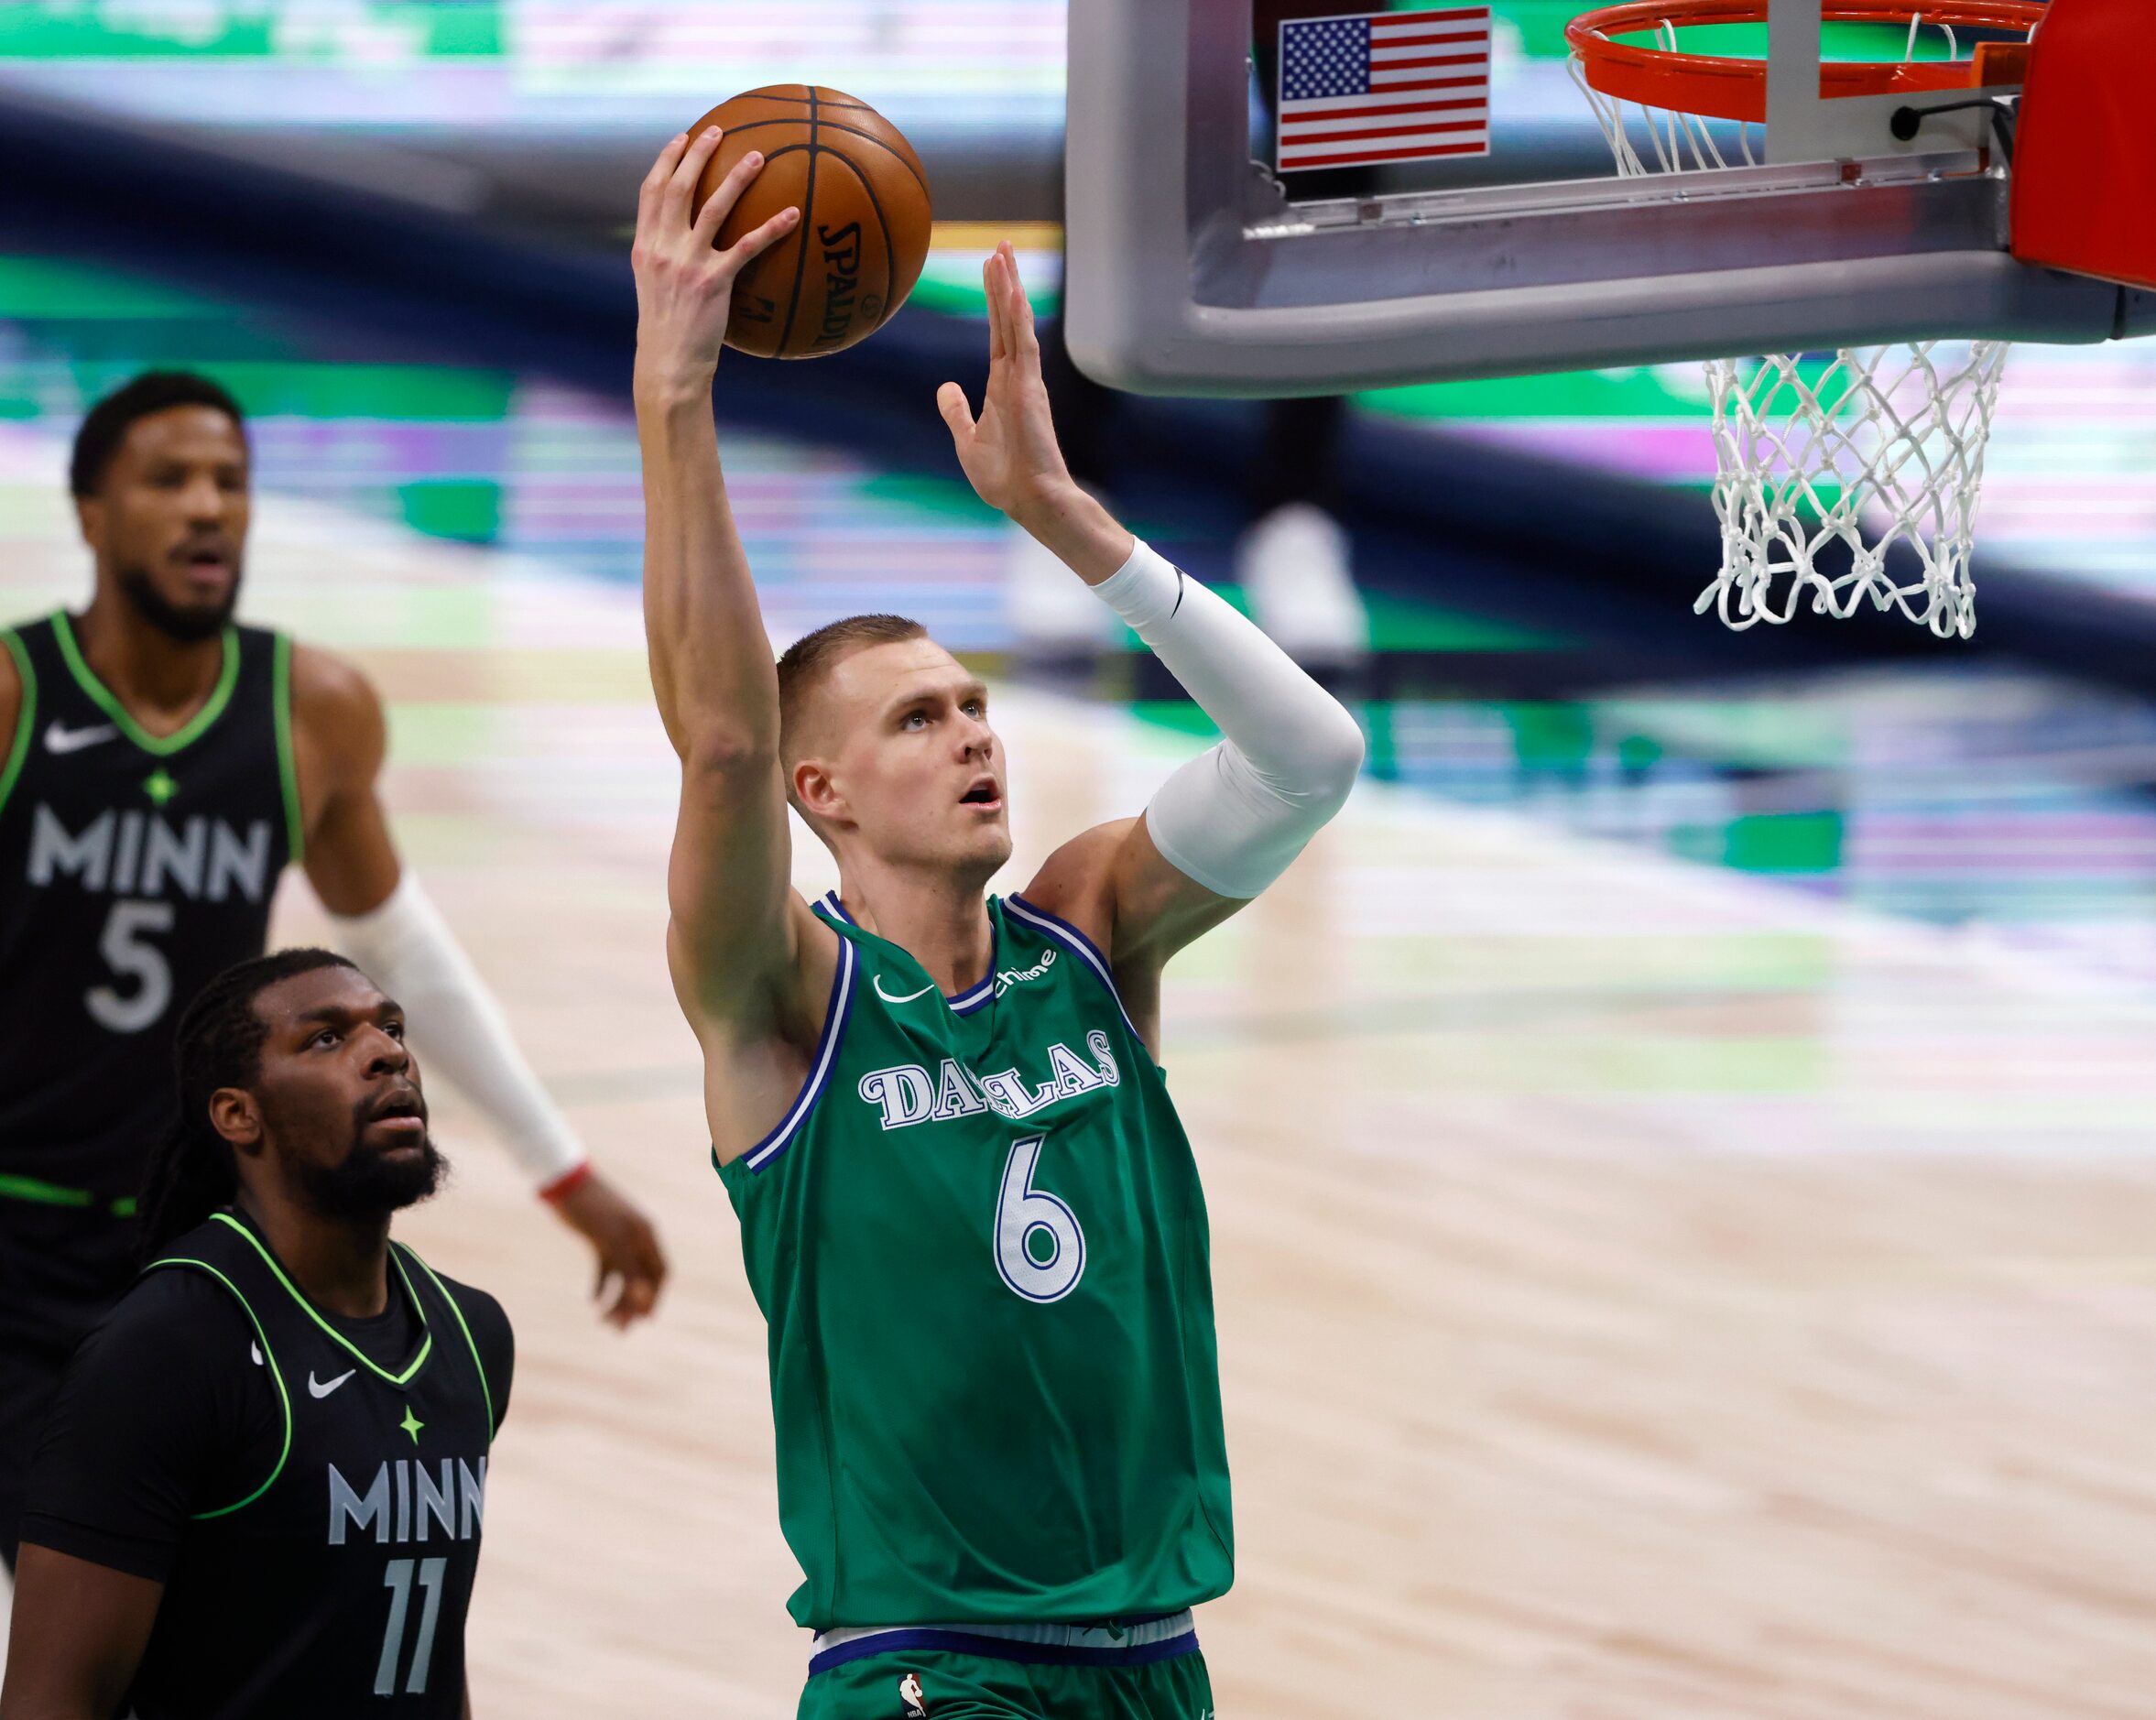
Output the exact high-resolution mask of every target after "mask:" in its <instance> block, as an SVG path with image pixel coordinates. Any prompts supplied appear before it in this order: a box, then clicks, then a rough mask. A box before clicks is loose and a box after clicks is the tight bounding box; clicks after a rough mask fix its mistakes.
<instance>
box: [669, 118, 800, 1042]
mask: <svg viewBox="0 0 2156 1720" xmlns="http://www.w3.org/2000/svg"><path fill="white" fill-rule="evenodd" d="M718 141H719V134H718V132H717V130H716V129H715V128H713V129H708V130H706V131H705V132H704V133H703V134H702V136H697V137H695V138H690V137H689V136H686V135H683V136H678V137H676V138H675V139H674V140H673V141H672V142H671V143H670V144H668V145H667V147H665V148H664V149H663V150H661V151H660V152H659V159H658V161H657V162H656V163H654V164H653V166H652V169H651V171H650V172H649V173H648V175H646V177H645V180H644V186H643V190H642V191H641V193H640V194H639V196H638V198H637V240H636V246H635V249H634V250H633V251H632V253H631V262H632V264H633V267H634V268H635V272H636V278H637V365H636V402H637V440H638V442H639V445H640V448H641V451H642V454H643V463H644V510H645V521H644V629H645V636H646V641H647V644H648V648H649V650H650V654H651V683H652V687H653V690H654V691H656V693H657V694H658V698H659V717H660V719H661V721H663V722H664V723H665V724H666V731H667V736H668V738H669V739H670V740H671V741H672V742H673V746H674V750H675V751H676V752H677V753H679V754H680V755H681V811H680V815H679V818H678V821H677V822H676V826H675V832H674V852H673V859H672V863H671V865H670V870H669V875H668V898H669V902H670V907H671V909H672V910H673V925H672V929H671V931H670V933H669V939H668V943H669V955H670V961H671V963H672V966H673V970H674V980H675V985H676V988H677V989H678V990H679V991H680V993H681V1000H682V1003H683V1005H684V1007H687V1008H688V1009H689V1011H690V1014H691V1019H692V1020H695V1021H699V1022H708V1021H710V1020H712V1019H713V1018H733V1017H736V1016H738V1015H739V1014H740V1013H742V1012H743V1011H745V1010H746V1011H753V1010H755V1009H756V1008H757V1005H758V1000H759V999H760V997H761V996H763V995H764V994H765V993H767V992H768V986H769V985H770V983H771V981H772V979H773V977H774V976H775V974H777V972H778V970H779V966H780V965H781V964H782V963H784V962H785V961H786V959H787V957H788V955H789V953H790V951H791V941H792V935H793V934H792V927H791V921H790V918H789V912H788V906H787V905H788V900H789V896H790V893H791V891H790V878H791V856H790V845H791V844H790V838H789V833H788V830H787V823H786V817H787V814H786V786H785V778H784V773H783V770H782V769H781V767H780V764H779V677H778V671H777V669H776V668H775V666H774V664H773V660H772V654H771V644H770V640H769V638H768V637H767V636H766V634H765V632H764V621H763V615H762V613H761V611H760V610H759V609H758V607H757V594H756V587H755V586H754V584H753V583H752V582H751V581H750V578H749V571H748V558H747V556H746V554H744V552H743V550H742V548H741V539H740V536H739V534H738V533H737V532H736V531H735V527H734V516H733V512H732V509H731V508H730V507H729V506H727V500H726V488H725V484H724V479H723V477H722V476H721V474H720V471H719V446H718V436H717V432H716V430H714V428H713V423H712V400H711V390H712V378H713V373H714V371H715V369H716V367H717V365H718V359H719V349H720V347H721V345H722V344H723V343H724V339H725V333H726V316H727V311H728V310H729V308H730V307H731V304H732V301H733V291H734V281H735V277H736V276H738V275H739V273H740V272H741V269H742V268H743V267H744V266H745V265H746V264H747V263H748V262H749V261H750V260H751V259H752V258H753V257H755V256H757V253H759V252H760V251H762V250H763V249H764V248H765V247H766V246H767V245H770V244H772V243H773V242H774V241H776V240H777V239H779V237H780V236H781V235H782V234H786V233H787V232H789V231H790V230H791V228H792V227H793V225H794V224H795V223H796V222H798V221H799V219H800V212H799V211H798V210H793V209H787V210H783V211H781V212H779V214H777V215H774V216H773V217H772V218H771V219H770V220H769V221H767V222H766V223H764V224H763V225H762V226H760V227H758V228H757V230H756V231H755V232H753V233H751V234H747V235H746V237H744V238H743V239H742V240H741V241H740V242H739V243H738V244H736V245H733V246H731V247H729V248H728V249H726V250H724V251H720V250H715V249H713V238H714V236H715V235H716V234H717V232H718V229H719V223H721V222H722V221H723V220H724V218H725V215H726V212H728V211H729V210H730V209H731V208H732V207H733V205H734V202H735V199H736V198H738V197H739V196H740V194H741V192H742V191H743V190H744V188H746V186H747V184H748V182H749V181H750V180H752V179H754V178H755V177H756V174H757V170H758V169H760V168H761V166H762V157H761V156H760V155H757V154H756V153H754V152H752V153H750V154H748V155H746V156H744V157H743V158H741V160H740V161H738V162H737V163H735V167H734V169H733V171H732V172H731V173H729V174H728V175H727V177H726V178H725V180H724V181H722V182H721V184H720V185H719V187H718V188H717V190H716V191H713V194H712V196H711V198H710V199H709V201H706V202H705V204H704V205H703V207H702V210H701V211H698V212H695V213H694V214H693V215H692V214H691V204H692V201H693V197H694V191H695V187H696V182H697V179H698V176H699V175H700V174H701V173H702V170H703V167H704V164H705V162H706V161H708V160H709V159H710V158H711V155H712V152H713V150H714V149H716V148H717V147H718Z"/></svg>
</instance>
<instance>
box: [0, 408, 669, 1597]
mask: <svg viewBox="0 0 2156 1720" xmlns="http://www.w3.org/2000/svg"><path fill="white" fill-rule="evenodd" d="M71 483H72V485H73V489H74V494H75V498H76V506H77V510H78V513H79V515H80V517H81V522H82V535H83V538H84V539H85V541H86V542H87V543H88V544H89V546H90V548H91V550H92V551H93V554H94V556H95V560H96V586H95V591H94V594H93V598H92V601H91V604H90V606H89V608H88V610H87V611H85V612H84V613H82V614H81V615H67V614H65V613H60V614H56V615H49V616H47V617H45V618H43V619H42V620H39V621H37V622H34V623H31V624H28V625H26V626H21V627H18V628H16V630H14V631H13V632H7V631H0V1555H4V1556H5V1558H7V1559H8V1560H9V1561H10V1562H12V1560H13V1557H14V1550H15V1521H16V1515H17V1512H18V1510H19V1508H20V1487H21V1481H22V1471H23V1465H24V1464H25V1462H26V1461H27V1456H28V1453H29V1450H30V1447H31V1444H32V1442H34V1441H35V1439H36V1437H37V1432H38V1423H39V1421H40V1420H41V1418H42V1416H43V1415H44V1412H45V1410H46V1407H47V1405H48V1404H49V1402H50V1399H51V1393H52V1390H53V1387H54V1385H55V1383H56V1382H57V1380H58V1378H59V1375H60V1368H61V1366H63V1365H64V1364H65V1362H66V1360H67V1357H68V1355H69V1354H70V1353H71V1351H72V1349H73V1347H74V1345H75V1344H76V1343H77V1342H79V1341H80V1339H81V1337H82V1334H83V1332H84V1331H85V1330H87V1329H88V1327H89V1325H90V1323H91V1322H92V1321H93V1320H94V1319H95V1318H96V1317H97V1316H98V1315H99V1314H100V1313H101V1312H103V1310H104V1309H105V1308H106V1307H108V1306H109V1305H110V1304H111V1302H112V1301H113V1300H114V1298H115V1297H117V1296H118V1295H119V1293H120V1292H121V1290H123V1289H124V1288H125V1285H126V1283H127V1281H128V1278H129V1276H130V1274H131V1272H132V1270H133V1266H134V1240H135V1238H134V1232H133V1226H132V1224H131V1222H130V1220H129V1214H131V1212H132V1210H133V1204H134V1198H135V1194H136V1189H137V1188H138V1187H139V1185H140V1183H141V1181H142V1171H143V1158H144V1154H145V1153H146V1152H147V1149H148V1148H149V1146H150V1144H151V1143H153V1142H154V1141H155V1140H156V1139H157V1138H158V1136H159V1135H160V1134H161V1133H162V1132H163V1129H164V1127H165V1125H166V1123H167V1121H168V1119H169V1116H170V1110H171V1103H172V1101H171V1093H170V1086H169V1080H170V1058H171V1045H172V1024H173V1018H174V1015H175V1013H176V1010H177V1007H178V1006H179V1005H180V1004H181V1003H184V1002H185V1000H186V999H187V998H189V997H190V996H193V995H194V993H195V992H197V991H198V990H200V989H201V986H202V985H203V984H204V983H205V982H206V981H208V980H209V979H210V977H211V976H212V974H217V973H218V972H220V971H221V970H223V968H226V967H228V966H230V965H231V964H233V963H235V962H239V961H242V960H245V958H246V957H248V956H252V955H256V954H259V953H261V951H262V948H263V944H264V941H265V937H266V934H267V927H268V922H269V905H270V897H271V894H272V892H273V890H274V889H275V887H276V884H277V880H278V873H279V872H280V871H281V870H282V869H283V867H284V865H286V863H287V862H288V861H295V862H299V864H300V865H303V866H304V868H305V870H306V873H307V877H308V881H309V883H310V884H311V885H312V886H313V887H314V889H315V892H316V894H317V895H319V896H320V897H321V900H322V902H323V904H324V906H325V907H327V908H328V909H330V911H331V913H332V915H333V916H335V917H336V919H337V924H338V937H337V942H339V944H340V945H341V947H343V948H345V949H348V950H349V951H350V952H351V953H353V954H354V956H356V957H357V958H358V959H359V960H360V961H361V962H362V963H364V964H365V966H366V967H367V969H368V970H369V971H370V972H371V973H374V974H376V975H377V976H379V977H380V979H381V981H382V983H383V984H384V985H387V986H388V987H389V988H390V989H391V990H393V991H394V992H396V993H397V996H399V997H400V998H401V999H403V1001H404V1003H405V1005H406V1007H408V1008H409V1009H410V1010H411V1011H412V1014H413V1016H414V1018H415V1019H416V1020H417V1022H418V1024H419V1042H420V1044H421V1046H422V1047H423V1048H424V1049H425V1051H426V1052H427V1056H428V1059H429V1061H430V1064H431V1065H432V1066H433V1068H434V1069H435V1071H436V1072H437V1073H438V1074H442V1075H446V1076H447V1077H448V1078H449V1079H450V1080H452V1082H454V1083H457V1084H458V1085H459V1086H460V1087H462V1088H463V1089H464V1090H465V1091H467V1092H469V1093H470V1094H472V1095H473V1096H474V1098H476V1099H477V1100H479V1101H480V1103H481V1104H482V1105H484V1106H485V1109H486V1110H487V1112H488V1113H489V1115H490V1116H492V1118H493V1119H494V1121H495V1124H496V1125H497V1126H498V1127H499V1129H500V1132H501V1134H502V1136H503V1138H505V1140H506V1141H507V1142H508V1143H509V1145H510V1147H511V1149H512V1150H513V1151H515V1152H517V1155H518V1157H519V1159H521V1160H522V1161H523V1162H524V1164H525V1166H526V1168H527V1170H528V1171H529V1173H530V1174H531V1177H532V1180H533V1181H534V1182H535V1183H536V1184H537V1185H538V1186H539V1189H540V1191H541V1192H542V1193H544V1194H546V1195H547V1196H548V1197H549V1198H550V1201H551V1202H552V1203H554V1204H555V1207H556V1210H557V1211H559V1212H560V1213H561V1215H562V1216H563V1217H564V1218H566V1219H567V1220H568V1221H569V1222H570V1223H571V1224H572V1225H575V1226H576V1227H577V1228H578V1229H579V1230H581V1231H582V1232H583V1234H584V1236H586V1237H587V1238H588V1239H589V1240H590V1242H591V1244H592V1246H593V1249H594V1250H595V1252H596V1253H597V1255H598V1258H599V1266H600V1277H601V1282H602V1290H604V1288H605V1286H607V1285H608V1284H615V1285H617V1286H618V1291H617V1293H616V1294H615V1299H614V1301H613V1305H612V1307H611V1309H610V1310H609V1312H610V1314H611V1316H612V1317H614V1318H615V1319H616V1320H617V1321H618V1322H622V1323H626V1321H627V1320H628V1319H630V1318H633V1317H634V1316H636V1315H637V1314H639V1313H642V1312H648V1310H649V1309H650V1307H651V1305H652V1302H653V1300H654V1298H655V1297H656V1295H657V1293H658V1290H659V1284H660V1281H661V1279H663V1277H664V1273H665V1263H664V1261H663V1259H662V1258H661V1257H660V1255H659V1246H658V1242H657V1240H656V1238H655V1236H654V1235H653V1233H652V1229H651V1226H650V1225H649V1224H648V1222H647V1221H646V1220H645V1218H644V1217H643V1215H642V1214H640V1213H638V1212H637V1210H636V1209H635V1208H634V1207H633V1206H631V1205H630V1204H629V1203H627V1202H626V1200H624V1199H623V1198H622V1197H621V1196H620V1195H619V1194H617V1193H615V1192H614V1191H613V1190H612V1189H611V1188H609V1187H608V1186H607V1184H606V1183H605V1182H604V1181H602V1180H601V1179H599V1178H597V1177H595V1176H593V1175H592V1173H591V1170H590V1167H589V1165H588V1164H587V1163H586V1162H585V1160H584V1157H583V1148H582V1147H581V1146H580V1145H579V1143H578V1141H577V1138H576V1136H575V1133H574V1131H573V1130H572V1129H571V1128H570V1127H569V1125H568V1123H567V1122H566V1120H565V1119H564V1118H563V1117H562V1116H561V1114H560V1112H559V1111H558V1110H556V1109H555V1108H554V1107H553V1105H551V1104H550V1102H549V1101H548V1100H547V1097H546V1095H545V1094H544V1093H543V1092H542V1091H541V1090H540V1089H539V1084H538V1083H537V1082H536V1081H535V1080H534V1079H533V1077H532V1075H531V1072H530V1071H529V1070H528V1068H527V1067H526V1066H525V1065H524V1063H523V1061H522V1060H521V1059H520V1058H519V1057H518V1056H517V1051H516V1048H515V1046H514V1045H513V1044H512V1043H511V1041H510V1040H509V1037H508V1033H507V1029H506V1025H505V1024H504V1023H503V1021H502V1018H501V1014H500V1011H499V1009H498V1008H497V1007H495V1004H494V1002H493V1000H492V998H491V997H489V996H488V995H487V993H486V991H485V986H484V985H482V984H481V982H480V981H479V979H478V976H477V975H476V974H474V972H473V971H472V967H471V963H469V962H468V961H466V960H465V959H464V957H463V954H462V953H461V952H460V951H459V950H458V948H457V946H456V943H455V942H454V940H453V938H452V937H451V936H450V934H449V932H448V930H447V928H446V927H445V926H443V924H442V923H441V918H440V916H439V915H436V914H435V913H434V912H433V911H432V909H430V907H429V906H428V904H427V901H426V898H424V896H423V895H421V894H420V893H419V888H418V885H417V882H416V880H415V879H413V878H412V876H410V874H409V873H408V872H407V871H405V870H403V869H402V868H401V867H400V865H399V864H398V861H397V853H396V850H395V849H394V848H393V847H392V846H391V844H390V841H389V835H388V830H387V823H386V822H385V819H384V816H383V812H382V809H381V806H380V805H379V803H378V802H377V800H376V793H375V779H376V774H377V773H378V771H379V769H380V767H381V764H382V756H383V745H384V731H383V719H382V707H381V702H380V701H379V699H378V698H377V697H376V694H375V691H374V690H373V689H372V688H371V687H370V686H368V685H367V683H366V681H365V680H364V679H362V677H361V676H360V675H359V674H358V673H357V672H356V671H354V669H351V668H349V667H347V666H346V665H344V664H343V663H341V662H339V661H337V660H336V659H334V658H332V657H330V656H328V655H327V654H326V653H323V652H321V651H319V650H315V649H313V648H310V647H306V646H301V645H297V644H295V643H293V642H292V641H291V640H290V639H289V638H287V637H283V636H282V635H278V634H272V633H267V632H263V631H259V630H257V629H255V628H252V627H244V626H233V625H232V624H231V615H232V612H233V607H234V603H235V601H236V599H237V597H238V593H239V586H240V578H241V564H242V557H243V554H244V552H245V546H246V535H247V520H248V506H249V501H248V463H247V443H246V439H245V433H244V430H243V428H242V424H241V419H240V411H239V408H238V407H237V406H236V405H234V402H233V401H232V399H231V397H229V396H228V395H227V394H226V393H225V392H224V391H223V389H222V388H220V387H218V386H216V385H215V384H214V383H212V382H209V381H207V380H205V379H203V378H201V377H196V376H186V375H183V374H179V373H170V372H168V373H153V374H152V375H149V376H143V377H139V378H137V379H136V381H135V382H133V383H131V384H129V385H128V386H126V387H125V388H122V389H121V390H119V391H118V392H117V393H116V394H114V395H113V396H111V397H108V398H106V399H105V400H104V401H103V402H101V403H100V404H99V405H98V406H97V407H95V408H93V410H92V411H91V412H90V414H89V415H88V416H87V417H86V418H85V419H84V420H83V423H82V430H81V431H80V433H79V435H78V436H77V439H76V442H75V450H74V460H73V469H72V473H71Z"/></svg>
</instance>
